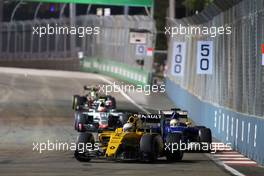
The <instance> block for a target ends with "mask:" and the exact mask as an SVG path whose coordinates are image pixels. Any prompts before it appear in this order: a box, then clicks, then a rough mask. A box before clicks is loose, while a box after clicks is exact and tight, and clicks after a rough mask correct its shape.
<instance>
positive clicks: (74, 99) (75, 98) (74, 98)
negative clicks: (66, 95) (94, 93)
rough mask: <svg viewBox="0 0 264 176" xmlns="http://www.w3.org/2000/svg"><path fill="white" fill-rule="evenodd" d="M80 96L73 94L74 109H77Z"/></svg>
mask: <svg viewBox="0 0 264 176" xmlns="http://www.w3.org/2000/svg"><path fill="white" fill-rule="evenodd" d="M78 97H80V96H79V95H73V97H72V109H73V110H76V107H77V104H76V103H77V99H78Z"/></svg>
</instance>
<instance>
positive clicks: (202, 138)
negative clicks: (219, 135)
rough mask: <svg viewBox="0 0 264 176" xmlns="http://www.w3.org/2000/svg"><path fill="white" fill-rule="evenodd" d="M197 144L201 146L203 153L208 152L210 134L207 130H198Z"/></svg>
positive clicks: (210, 141)
mask: <svg viewBox="0 0 264 176" xmlns="http://www.w3.org/2000/svg"><path fill="white" fill-rule="evenodd" d="M199 142H200V143H201V145H202V151H203V152H210V151H211V150H210V147H211V143H212V132H211V130H210V129H209V128H202V129H199Z"/></svg>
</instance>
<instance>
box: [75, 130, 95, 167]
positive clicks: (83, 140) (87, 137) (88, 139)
mask: <svg viewBox="0 0 264 176" xmlns="http://www.w3.org/2000/svg"><path fill="white" fill-rule="evenodd" d="M88 143H91V144H92V145H93V144H94V143H95V142H94V137H93V134H91V133H80V134H79V136H78V140H77V147H79V146H82V147H83V148H78V149H76V151H75V152H74V157H75V158H76V159H77V160H78V161H80V162H89V161H90V160H91V157H89V156H88V155H89V151H87V150H85V146H86V145H87V144H88Z"/></svg>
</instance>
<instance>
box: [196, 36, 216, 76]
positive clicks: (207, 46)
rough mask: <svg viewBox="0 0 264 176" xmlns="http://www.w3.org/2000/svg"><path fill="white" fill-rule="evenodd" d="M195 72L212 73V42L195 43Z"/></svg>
mask: <svg viewBox="0 0 264 176" xmlns="http://www.w3.org/2000/svg"><path fill="white" fill-rule="evenodd" d="M196 69H197V74H213V42H212V41H198V43H197V67H196Z"/></svg>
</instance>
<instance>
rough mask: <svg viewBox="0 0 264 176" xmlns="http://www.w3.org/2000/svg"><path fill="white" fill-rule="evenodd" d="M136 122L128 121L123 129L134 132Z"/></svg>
mask: <svg viewBox="0 0 264 176" xmlns="http://www.w3.org/2000/svg"><path fill="white" fill-rule="evenodd" d="M134 129H135V128H134V124H133V123H126V124H125V125H124V126H123V131H124V132H133V131H134Z"/></svg>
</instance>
